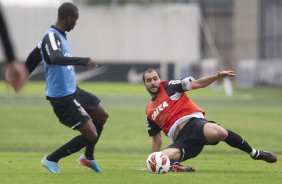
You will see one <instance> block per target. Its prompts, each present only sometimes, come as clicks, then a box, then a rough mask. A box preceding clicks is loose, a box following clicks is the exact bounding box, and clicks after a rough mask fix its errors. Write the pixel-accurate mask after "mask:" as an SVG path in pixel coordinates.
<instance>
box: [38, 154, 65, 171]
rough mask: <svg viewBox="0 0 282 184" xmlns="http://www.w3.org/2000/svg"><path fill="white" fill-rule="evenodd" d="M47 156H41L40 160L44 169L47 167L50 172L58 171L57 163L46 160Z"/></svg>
mask: <svg viewBox="0 0 282 184" xmlns="http://www.w3.org/2000/svg"><path fill="white" fill-rule="evenodd" d="M46 157H47V156H45V157H44V158H42V160H41V164H42V165H43V166H44V167H46V169H48V170H49V171H50V172H51V173H55V174H57V173H60V172H61V171H60V168H59V165H58V163H57V162H51V161H48V160H47V158H46Z"/></svg>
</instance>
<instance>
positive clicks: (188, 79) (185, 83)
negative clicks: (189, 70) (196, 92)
mask: <svg viewBox="0 0 282 184" xmlns="http://www.w3.org/2000/svg"><path fill="white" fill-rule="evenodd" d="M194 80H195V79H194V77H191V76H190V77H186V78H185V79H182V81H181V82H182V88H183V90H184V91H190V90H192V87H191V82H192V81H194Z"/></svg>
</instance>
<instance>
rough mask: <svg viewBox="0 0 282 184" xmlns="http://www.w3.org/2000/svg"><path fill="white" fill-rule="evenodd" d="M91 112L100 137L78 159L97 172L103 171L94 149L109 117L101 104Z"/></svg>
mask: <svg viewBox="0 0 282 184" xmlns="http://www.w3.org/2000/svg"><path fill="white" fill-rule="evenodd" d="M89 114H90V116H91V117H92V119H93V121H94V125H95V126H96V129H97V134H98V137H97V140H96V142H95V143H93V144H91V145H88V146H87V147H86V149H85V154H83V155H81V156H80V158H79V160H78V161H79V163H80V164H82V165H84V166H87V167H90V168H91V169H93V170H95V171H96V172H101V169H100V167H99V166H98V164H97V161H96V160H95V157H94V150H95V145H96V144H97V142H98V140H99V138H100V136H101V133H102V130H103V126H104V124H105V123H106V120H107V118H108V114H107V113H106V111H105V110H104V109H103V107H102V106H101V105H100V104H98V105H97V107H96V108H94V109H93V110H92V111H90V112H89Z"/></svg>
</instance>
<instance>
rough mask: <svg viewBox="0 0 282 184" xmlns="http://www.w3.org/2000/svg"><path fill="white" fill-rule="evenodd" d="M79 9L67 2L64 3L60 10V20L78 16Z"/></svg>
mask: <svg viewBox="0 0 282 184" xmlns="http://www.w3.org/2000/svg"><path fill="white" fill-rule="evenodd" d="M77 13H78V8H77V7H76V6H75V5H74V4H72V3H70V2H65V3H63V4H62V5H61V6H60V7H59V9H58V19H60V20H62V19H66V18H67V17H68V16H77V15H78V14H77Z"/></svg>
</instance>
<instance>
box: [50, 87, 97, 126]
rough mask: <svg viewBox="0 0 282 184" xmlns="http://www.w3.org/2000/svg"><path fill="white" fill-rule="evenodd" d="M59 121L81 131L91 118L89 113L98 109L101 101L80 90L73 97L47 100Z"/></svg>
mask: <svg viewBox="0 0 282 184" xmlns="http://www.w3.org/2000/svg"><path fill="white" fill-rule="evenodd" d="M47 99H48V100H49V101H50V104H51V105H52V107H53V111H54V112H55V114H56V115H57V117H58V119H59V121H60V122H61V123H62V124H64V125H66V126H68V127H71V128H72V129H74V130H76V129H79V128H80V127H81V126H82V124H84V123H86V122H87V121H88V120H89V119H91V117H90V116H89V114H88V113H89V112H90V111H91V110H93V109H95V108H96V106H97V105H98V104H99V103H100V99H99V98H98V97H97V96H95V95H93V94H91V93H88V92H86V91H84V90H82V89H80V88H77V90H76V92H75V93H74V94H72V95H69V96H66V97H63V98H56V99H54V98H47Z"/></svg>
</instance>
